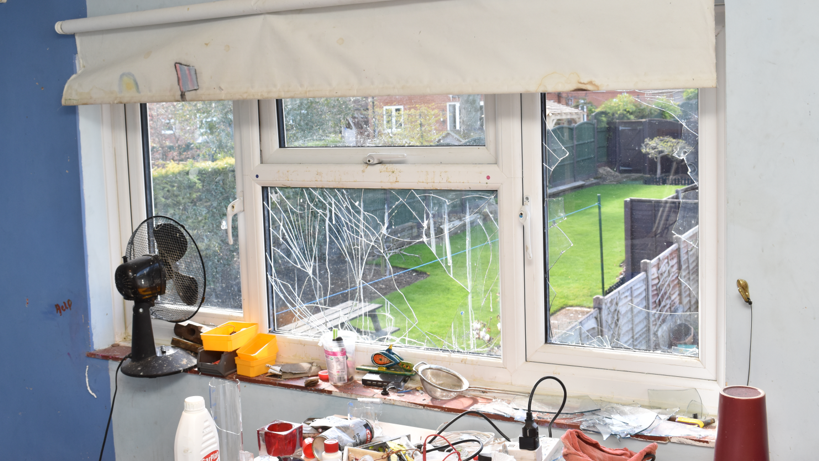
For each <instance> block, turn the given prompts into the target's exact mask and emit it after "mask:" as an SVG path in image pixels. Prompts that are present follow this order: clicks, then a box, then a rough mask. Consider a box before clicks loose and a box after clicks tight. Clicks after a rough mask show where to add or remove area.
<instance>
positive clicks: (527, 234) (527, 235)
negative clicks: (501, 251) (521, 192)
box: [518, 197, 532, 259]
mask: <svg viewBox="0 0 819 461" xmlns="http://www.w3.org/2000/svg"><path fill="white" fill-rule="evenodd" d="M530 215H531V212H530V208H529V197H524V198H523V206H522V207H520V212H519V213H518V219H519V220H520V224H521V225H522V226H523V245H524V247H525V248H526V257H527V258H528V259H532V229H531V227H532V226H530V225H529V224H530Z"/></svg>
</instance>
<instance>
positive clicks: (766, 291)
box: [725, 0, 819, 460]
mask: <svg viewBox="0 0 819 461" xmlns="http://www.w3.org/2000/svg"><path fill="white" fill-rule="evenodd" d="M817 17H819V3H816V2H800V1H793V0H787V1H778V2H771V1H768V0H744V1H741V2H740V1H736V2H735V1H731V2H729V4H728V5H727V11H726V30H727V32H728V35H727V61H726V62H727V79H728V85H727V107H728V113H727V116H726V119H727V130H728V133H727V142H728V156H727V160H726V192H727V197H726V203H725V207H726V242H725V244H726V255H725V258H726V259H725V262H726V273H725V278H726V281H725V283H726V291H727V301H728V302H727V307H728V312H727V317H728V318H727V320H728V323H727V327H728V335H727V339H728V351H727V352H728V361H727V364H728V369H727V372H728V381H729V382H730V383H733V384H739V383H742V384H744V382H745V376H746V375H745V373H746V369H747V368H746V366H747V357H748V355H747V354H748V350H747V348H748V339H749V333H748V331H749V330H748V328H749V320H750V309H749V308H748V307H746V306H745V305H744V304H743V303H742V302H741V301H740V299H739V296H738V295H737V294H736V290H735V288H734V286H735V282H736V279H737V278H744V279H746V280H747V281H748V282H749V284H750V289H751V295H752V299H753V301H754V308H753V309H754V312H755V314H754V315H755V317H754V335H753V339H754V344H753V365H752V372H751V385H752V386H758V387H760V388H762V389H763V390H765V392H766V393H767V399H768V428H769V434H770V448H771V453H772V458H771V459H773V460H785V459H799V460H807V459H816V453H815V449H816V447H817V442H816V440H815V436H814V432H815V429H814V428H815V427H816V415H817V411H819V386H817V380H819V369H817V366H816V364H817V363H819V348H817V347H816V345H815V344H816V343H815V339H814V338H816V337H817V334H816V329H817V326H819V323H817V321H816V311H817V302H816V299H815V298H814V297H813V296H812V294H813V292H814V290H815V289H816V286H817V282H816V274H817V271H816V265H815V262H814V261H815V260H816V257H817V254H818V253H819V241H817V238H816V229H815V228H814V225H817V224H819V216H817V212H816V208H817V207H816V200H817V193H816V186H815V184H816V172H817V171H819V155H817V154H819V152H818V151H819V130H817V121H819V96H818V95H817V81H816V75H817V73H818V72H819V63H817V60H816V57H817V55H819V28H817V27H816V21H815V19H816V18H817ZM813 112H817V115H816V116H814V115H813Z"/></svg>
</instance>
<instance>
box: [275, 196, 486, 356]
mask: <svg viewBox="0 0 819 461" xmlns="http://www.w3.org/2000/svg"><path fill="white" fill-rule="evenodd" d="M264 193H265V200H264V211H265V216H266V229H267V232H266V235H265V239H266V259H267V282H268V288H269V289H268V298H269V306H270V316H271V325H274V326H275V330H276V331H277V332H279V333H290V334H298V335H306V336H318V335H320V334H321V333H323V332H325V331H328V330H330V329H332V328H339V329H341V330H352V331H356V332H357V333H358V334H359V335H360V336H363V337H364V338H365V339H367V340H370V341H380V342H383V343H385V344H400V345H405V346H416V347H423V348H429V349H437V350H445V351H455V352H469V353H477V354H486V355H500V352H501V341H500V339H501V321H500V308H501V306H500V271H499V253H498V202H497V192H496V191H460V190H419V189H414V190H408V189H401V190H395V189H394V190H382V189H331V188H284V187H269V188H265V190H264Z"/></svg>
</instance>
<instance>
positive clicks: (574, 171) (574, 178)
mask: <svg viewBox="0 0 819 461" xmlns="http://www.w3.org/2000/svg"><path fill="white" fill-rule="evenodd" d="M576 181H577V125H573V126H572V182H576Z"/></svg>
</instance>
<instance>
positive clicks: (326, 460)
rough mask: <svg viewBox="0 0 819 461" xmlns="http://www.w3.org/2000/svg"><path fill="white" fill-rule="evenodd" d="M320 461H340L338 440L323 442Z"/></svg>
mask: <svg viewBox="0 0 819 461" xmlns="http://www.w3.org/2000/svg"><path fill="white" fill-rule="evenodd" d="M321 461H341V452H340V451H338V440H336V439H327V440H325V441H324V453H322V454H321Z"/></svg>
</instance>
